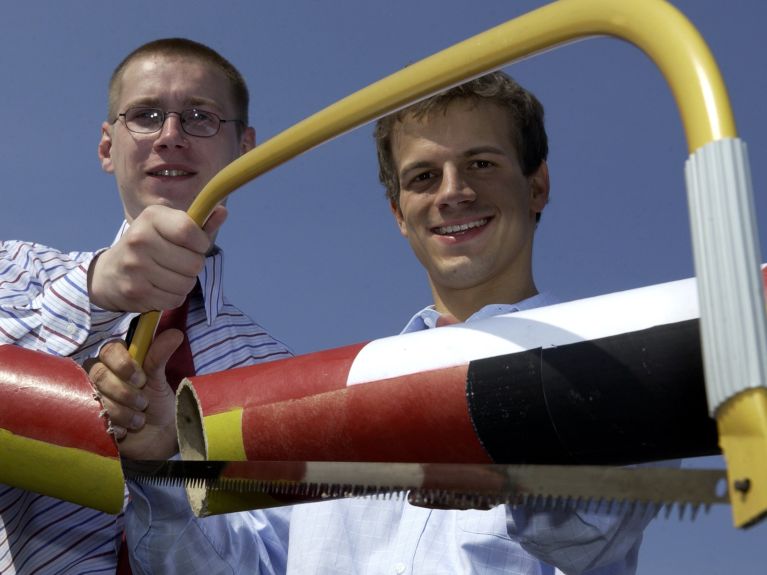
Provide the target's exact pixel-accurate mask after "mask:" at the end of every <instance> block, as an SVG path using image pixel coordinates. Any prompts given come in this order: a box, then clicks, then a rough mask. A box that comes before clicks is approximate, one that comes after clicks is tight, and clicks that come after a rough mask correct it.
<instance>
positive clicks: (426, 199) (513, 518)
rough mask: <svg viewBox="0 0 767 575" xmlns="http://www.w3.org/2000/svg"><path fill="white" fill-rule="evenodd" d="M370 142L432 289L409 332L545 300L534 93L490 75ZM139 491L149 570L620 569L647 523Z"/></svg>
mask: <svg viewBox="0 0 767 575" xmlns="http://www.w3.org/2000/svg"><path fill="white" fill-rule="evenodd" d="M376 142H377V146H378V155H379V164H380V168H381V172H380V175H381V181H382V182H383V183H384V185H385V187H386V190H387V195H388V198H389V203H390V205H391V209H392V212H393V214H394V217H395V219H396V222H397V225H398V226H399V228H400V230H401V232H402V234H403V235H404V236H405V237H406V238H407V239H408V241H409V242H410V244H411V246H412V248H413V250H414V252H415V253H416V255H417V256H418V258H419V259H420V261H421V263H422V264H423V266H424V268H425V269H426V271H427V273H428V277H429V282H430V284H431V288H432V292H433V295H434V304H433V305H429V306H427V307H426V308H424V309H423V310H421V311H420V312H418V313H417V314H416V315H415V316H414V317H413V318H412V319H411V320H410V321H409V322H408V324H407V325H406V327H405V329H404V331H405V332H412V331H418V330H423V329H428V328H433V327H437V326H439V325H441V324H443V323H452V322H455V321H474V320H475V319H478V318H481V317H487V316H491V315H497V314H501V313H511V312H514V311H518V310H523V309H530V308H533V307H537V306H542V305H547V304H549V303H554V302H553V299H552V298H551V297H549V296H547V295H545V294H540V293H538V290H537V288H536V286H535V282H534V281H533V274H532V263H531V261H532V245H533V236H534V233H535V229H536V225H537V222H538V220H539V218H540V214H541V212H542V210H543V209H544V207H545V205H546V203H547V201H548V194H549V179H548V168H547V166H546V156H547V153H548V145H547V137H546V132H545V130H544V124H543V108H542V107H541V105H540V104H539V103H538V101H537V100H536V99H535V97H534V96H533V95H532V94H530V93H529V92H527V91H526V90H524V89H523V88H522V87H521V86H519V85H518V84H517V83H516V82H514V81H513V80H512V79H511V78H509V77H508V76H506V75H505V74H502V73H494V74H490V75H488V76H485V77H482V78H479V79H476V80H473V81H471V82H469V83H467V84H465V85H462V86H459V87H457V88H453V89H451V90H448V91H447V92H445V93H443V94H441V95H438V96H435V97H433V98H430V99H428V100H426V101H424V102H422V103H420V104H417V105H415V106H412V107H410V108H406V109H404V110H402V111H400V112H398V113H396V114H394V115H392V116H388V117H386V118H384V119H382V120H380V121H379V122H378V124H377V126H376ZM152 347H153V349H158V348H155V347H154V346H152ZM151 351H152V350H150V352H151ZM154 357H155V359H157V360H158V362H159V363H161V359H162V350H160V351H158V353H157V355H156V356H154ZM157 376H158V377H160V378H161V377H162V374H161V373H160V372H157ZM149 379H150V380H155V379H157V377H154V376H152V377H150V378H149ZM162 384H163V382H161V381H160V382H157V381H152V383H151V387H156V386H161V385H162ZM148 386H150V384H148ZM403 409H406V407H405V406H403ZM329 417H332V415H329ZM132 488H133V489H135V488H137V486H133V487H132ZM144 490H145V491H144V493H143V495H144V496H145V497H146V498H147V499H146V501H147V503H146V504H142V505H133V506H132V507H129V510H128V512H127V517H128V519H127V524H128V529H127V532H128V540H129V543H130V546H131V550H132V558H133V560H134V561H135V562H134V570H135V571H136V572H139V573H146V574H150V573H168V574H170V573H179V574H182V573H190V572H200V573H202V572H216V573H285V572H287V573H290V574H295V575H299V574H300V575H307V574H323V575H324V574H327V573H365V574H367V573H394V574H400V575H401V574H416V575H421V574H432V573H440V574H442V573H455V574H463V573H473V574H481V575H489V574H501V573H503V574H509V573H513V574H516V575H550V574H553V573H561V572H565V573H568V574H576V573H584V574H585V573H589V574H591V575H597V574H599V575H607V574H610V575H618V574H630V573H634V572H635V570H636V559H637V552H638V548H639V544H640V542H641V538H642V531H643V529H644V527H645V526H646V524H647V523H648V522H649V520H650V519H651V514H649V513H647V512H645V511H644V510H642V509H636V510H634V511H632V512H631V513H625V514H624V513H608V512H605V513H599V514H597V513H591V514H587V513H576V512H571V511H563V510H560V511H554V512H548V511H547V512H543V511H533V510H530V509H525V508H522V507H515V508H512V507H510V506H498V507H496V508H494V509H491V510H489V511H478V510H468V511H458V510H438V509H428V508H423V507H416V506H413V505H410V504H409V503H407V502H406V501H396V500H378V499H373V498H361V499H346V500H336V501H330V502H324V503H312V504H304V505H296V506H294V507H292V508H278V509H273V510H261V511H254V512H251V513H234V514H229V515H221V516H214V517H207V518H204V519H195V518H194V517H193V516H192V514H191V511H189V510H188V509H187V510H186V511H184V512H182V511H181V509H182V508H183V507H184V500H183V497H182V496H181V497H177V498H176V499H175V502H174V500H173V494H171V493H170V492H169V491H168V490H164V489H161V488H153V487H145V488H144ZM151 509H153V510H154V512H151V511H150V510H151ZM554 566H556V567H554ZM557 568H558V569H559V570H561V571H555V569H557Z"/></svg>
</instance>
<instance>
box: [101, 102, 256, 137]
mask: <svg viewBox="0 0 767 575" xmlns="http://www.w3.org/2000/svg"><path fill="white" fill-rule="evenodd" d="M171 114H176V115H177V116H178V117H179V119H180V120H181V129H182V130H184V132H185V133H186V134H189V135H190V136H196V137H198V138H210V137H212V136H215V135H216V134H218V131H219V130H220V129H221V124H223V123H225V122H231V123H235V124H236V123H240V124H243V123H244V122H243V121H242V120H222V119H221V118H219V117H218V116H217V115H216V114H214V113H213V112H206V111H205V110H198V109H197V108H189V109H188V110H183V111H181V112H166V111H164V110H161V109H160V108H128V109H127V110H126V111H125V113H123V114H117V118H115V121H114V122H112V123H113V124H114V123H115V122H117V120H118V119H119V118H122V120H123V123H124V124H125V127H126V128H128V130H129V131H131V132H135V133H136V134H153V133H154V132H159V131H160V130H161V129H162V127H163V125H164V124H165V120H166V119H167V118H168V116H170V115H171Z"/></svg>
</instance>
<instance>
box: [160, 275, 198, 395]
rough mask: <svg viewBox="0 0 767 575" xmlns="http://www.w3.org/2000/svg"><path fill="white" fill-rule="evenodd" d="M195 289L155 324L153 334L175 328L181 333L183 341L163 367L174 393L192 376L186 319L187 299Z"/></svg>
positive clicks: (191, 360)
mask: <svg viewBox="0 0 767 575" xmlns="http://www.w3.org/2000/svg"><path fill="white" fill-rule="evenodd" d="M197 291H198V289H197V288H195V289H193V290H192V292H191V293H190V294H189V295H188V296H186V299H185V300H184V303H182V304H181V305H180V306H179V307H177V308H176V309H171V310H167V311H164V312H163V313H162V315H161V316H160V322H159V323H158V324H157V331H156V332H155V333H157V334H158V333H162V332H163V331H165V330H166V329H170V328H176V329H179V330H181V331H182V332H183V334H184V339H183V341H182V342H181V345H179V346H178V349H177V350H176V351H175V352H173V355H171V356H170V359H169V360H168V363H167V365H166V366H165V376H166V378H167V380H168V383H169V384H170V386H171V388H172V389H173V391H176V388H178V384H179V383H181V380H182V379H184V378H185V377H187V376H190V375H194V359H193V358H192V348H191V347H190V345H189V337H188V336H187V333H186V318H187V314H188V312H189V298H191V297H192V296H193V295H194V294H195V293H196V292H197Z"/></svg>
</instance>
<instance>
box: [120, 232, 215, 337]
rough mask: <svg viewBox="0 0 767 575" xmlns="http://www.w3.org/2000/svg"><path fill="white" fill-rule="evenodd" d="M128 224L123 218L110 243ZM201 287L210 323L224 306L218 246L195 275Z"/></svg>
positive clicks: (209, 323)
mask: <svg viewBox="0 0 767 575" xmlns="http://www.w3.org/2000/svg"><path fill="white" fill-rule="evenodd" d="M129 226H130V224H129V223H128V222H127V221H126V220H123V223H122V225H121V226H120V229H119V230H118V231H117V235H116V236H115V239H114V241H113V242H112V245H115V244H116V243H117V241H118V240H119V239H120V238H121V237H123V236H124V235H125V232H127V231H128V227H129ZM197 279H198V280H199V282H200V286H201V287H202V300H203V304H204V305H205V317H206V319H207V320H208V325H211V324H212V323H213V322H214V321H215V320H216V318H217V317H218V314H219V313H221V309H222V308H223V307H224V252H223V250H222V249H221V248H219V247H218V246H215V245H214V246H213V251H212V252H211V253H210V254H209V255H208V256H207V257H206V258H205V266H204V267H203V269H202V271H201V272H200V273H199V275H198V276H197Z"/></svg>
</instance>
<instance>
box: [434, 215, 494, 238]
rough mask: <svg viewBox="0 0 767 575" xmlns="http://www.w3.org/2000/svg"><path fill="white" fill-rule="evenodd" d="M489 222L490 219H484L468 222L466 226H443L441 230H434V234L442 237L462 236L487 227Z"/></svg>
mask: <svg viewBox="0 0 767 575" xmlns="http://www.w3.org/2000/svg"><path fill="white" fill-rule="evenodd" d="M488 221H489V220H488V218H482V219H481V220H475V221H473V222H467V223H465V224H456V225H453V226H442V227H439V228H434V233H435V234H437V235H440V236H455V235H460V234H463V233H465V232H468V231H469V230H473V229H476V228H481V227H482V226H485V225H487V222H488Z"/></svg>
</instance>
